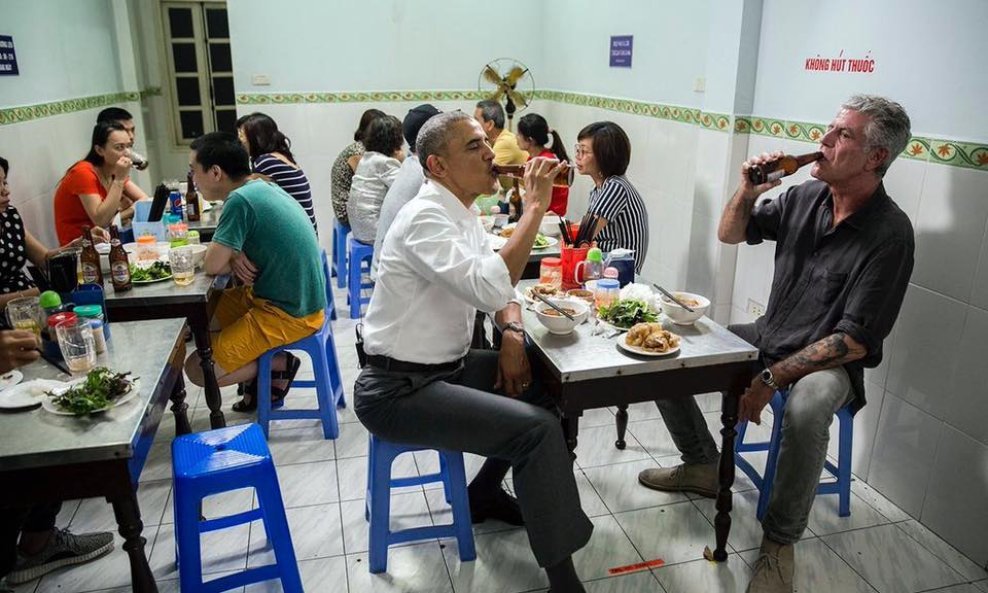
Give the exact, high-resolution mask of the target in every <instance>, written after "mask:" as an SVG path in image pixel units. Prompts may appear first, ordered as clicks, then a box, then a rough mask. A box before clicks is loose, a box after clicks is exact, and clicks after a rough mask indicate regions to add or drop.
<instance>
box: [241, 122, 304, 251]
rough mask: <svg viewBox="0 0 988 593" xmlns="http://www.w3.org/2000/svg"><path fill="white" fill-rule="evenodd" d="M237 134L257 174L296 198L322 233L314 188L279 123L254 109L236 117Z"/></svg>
mask: <svg viewBox="0 0 988 593" xmlns="http://www.w3.org/2000/svg"><path fill="white" fill-rule="evenodd" d="M237 135H238V136H239V137H240V143H241V144H243V145H244V148H246V149H247V154H249V155H250V163H251V169H252V170H253V171H254V174H255V175H257V176H262V177H264V178H265V179H268V180H270V181H273V182H274V183H276V184H277V185H278V187H280V188H281V189H283V190H285V193H287V194H288V195H290V196H291V197H293V198H295V201H296V202H298V203H299V205H300V206H302V208H303V209H304V210H305V213H306V214H307V215H309V221H311V222H312V229H313V230H314V231H316V234H317V235H318V234H319V229H318V227H317V226H316V213H315V211H314V210H313V208H312V189H311V188H310V187H309V178H308V177H306V176H305V171H303V170H302V168H301V167H299V166H298V163H296V162H295V156H294V155H292V148H291V147H292V141H291V140H289V139H288V136H285V134H284V133H282V132H281V130H279V129H278V124H277V123H275V121H274V120H273V119H271V118H270V117H269V116H267V115H265V114H263V113H251V114H250V115H245V116H243V117H241V118H240V119H238V120H237Z"/></svg>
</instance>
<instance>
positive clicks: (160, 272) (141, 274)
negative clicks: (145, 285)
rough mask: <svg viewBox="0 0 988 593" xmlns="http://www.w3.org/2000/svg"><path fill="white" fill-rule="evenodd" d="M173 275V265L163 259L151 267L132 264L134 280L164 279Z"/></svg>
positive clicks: (131, 269) (131, 275) (131, 276)
mask: <svg viewBox="0 0 988 593" xmlns="http://www.w3.org/2000/svg"><path fill="white" fill-rule="evenodd" d="M171 275H172V267H171V266H170V265H168V264H167V263H165V262H163V261H156V262H154V263H153V264H151V266H150V267H147V268H140V267H137V266H133V265H132V266H130V279H131V280H132V281H134V282H151V281H153V280H164V279H165V278H169V277H171Z"/></svg>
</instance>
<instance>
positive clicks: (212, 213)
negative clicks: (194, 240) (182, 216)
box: [186, 204, 223, 233]
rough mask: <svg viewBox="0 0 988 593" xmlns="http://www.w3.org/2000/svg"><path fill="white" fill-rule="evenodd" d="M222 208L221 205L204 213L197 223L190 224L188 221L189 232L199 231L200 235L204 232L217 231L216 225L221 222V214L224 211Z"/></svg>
mask: <svg viewBox="0 0 988 593" xmlns="http://www.w3.org/2000/svg"><path fill="white" fill-rule="evenodd" d="M220 206H221V205H220V204H217V205H215V206H213V207H212V209H210V210H207V211H206V212H203V213H202V214H201V215H200V216H199V220H197V221H194V222H189V221H188V219H186V224H187V225H188V226H189V230H190V231H199V232H200V233H201V232H203V231H208V232H210V233H212V232H213V231H215V230H216V225H217V224H219V222H220V214H222V213H223V209H222V208H221V207H220Z"/></svg>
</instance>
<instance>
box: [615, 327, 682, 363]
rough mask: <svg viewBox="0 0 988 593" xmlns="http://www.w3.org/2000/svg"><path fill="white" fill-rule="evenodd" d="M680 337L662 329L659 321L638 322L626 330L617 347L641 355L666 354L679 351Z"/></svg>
mask: <svg viewBox="0 0 988 593" xmlns="http://www.w3.org/2000/svg"><path fill="white" fill-rule="evenodd" d="M679 342H680V337H679V336H678V335H676V334H674V333H672V332H671V331H669V330H665V329H662V324H661V323H655V322H650V323H638V324H635V325H634V326H633V327H632V328H631V329H629V330H628V335H626V336H625V337H624V339H623V340H618V342H617V345H618V348H620V349H621V350H624V351H625V352H630V353H632V354H640V355H642V356H668V355H670V354H675V353H676V352H679Z"/></svg>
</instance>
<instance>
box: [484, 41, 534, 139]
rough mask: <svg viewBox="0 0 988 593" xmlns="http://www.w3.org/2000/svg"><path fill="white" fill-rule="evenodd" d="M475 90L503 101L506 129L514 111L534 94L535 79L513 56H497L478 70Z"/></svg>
mask: <svg viewBox="0 0 988 593" xmlns="http://www.w3.org/2000/svg"><path fill="white" fill-rule="evenodd" d="M477 90H479V91H480V92H481V93H484V94H486V95H487V98H488V99H491V100H493V101H497V102H499V103H500V102H501V101H502V100H503V101H504V111H505V113H507V114H508V129H509V130H510V129H511V122H512V120H513V118H514V116H515V112H517V111H522V110H524V109H525V108H526V107H528V104H529V103H530V102H531V100H532V98H533V97H534V95H535V80H534V79H533V78H532V72H531V71H530V70H529V69H528V66H526V65H525V64H522V63H521V62H519V61H518V60H515V59H513V58H498V59H496V60H493V61H491V62H489V63H488V64H487V65H486V66H484V67H483V69H481V71H480V77H479V78H478V79H477Z"/></svg>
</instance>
